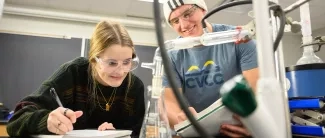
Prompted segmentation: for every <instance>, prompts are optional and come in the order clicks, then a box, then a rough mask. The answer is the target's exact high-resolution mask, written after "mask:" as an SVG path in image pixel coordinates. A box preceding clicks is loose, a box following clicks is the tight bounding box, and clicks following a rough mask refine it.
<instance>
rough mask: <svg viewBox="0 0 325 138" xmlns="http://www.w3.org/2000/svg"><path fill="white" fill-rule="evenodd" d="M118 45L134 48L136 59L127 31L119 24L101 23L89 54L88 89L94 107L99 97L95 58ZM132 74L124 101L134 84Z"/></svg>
mask: <svg viewBox="0 0 325 138" xmlns="http://www.w3.org/2000/svg"><path fill="white" fill-rule="evenodd" d="M114 44H118V45H121V46H127V47H130V48H132V51H133V54H132V58H135V50H134V45H133V41H132V39H131V37H130V36H129V34H128V32H127V31H126V29H125V28H124V27H123V26H122V25H121V24H119V23H117V22H113V21H108V20H103V21H101V22H99V23H98V24H97V25H96V27H95V30H94V32H93V34H92V36H91V39H90V49H89V53H88V60H89V72H88V73H89V76H91V77H90V79H89V85H88V88H89V90H90V96H89V98H90V99H89V100H90V101H91V102H92V105H95V101H96V95H97V87H98V82H97V81H96V79H95V76H96V75H97V71H96V68H95V66H96V64H97V62H96V60H95V58H96V57H97V56H98V55H99V54H100V53H102V52H103V51H104V50H105V49H106V48H108V47H110V46H111V45H114ZM132 76H133V75H132V73H131V72H129V73H128V74H127V78H128V87H127V89H126V94H125V98H124V100H127V94H128V92H129V89H130V87H131V85H132V84H133V79H132V78H133V77H132Z"/></svg>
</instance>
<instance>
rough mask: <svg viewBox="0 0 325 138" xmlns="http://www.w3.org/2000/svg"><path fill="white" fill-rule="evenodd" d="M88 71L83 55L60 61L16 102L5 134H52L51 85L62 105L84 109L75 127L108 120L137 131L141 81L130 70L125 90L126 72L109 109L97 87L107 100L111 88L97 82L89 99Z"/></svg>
mask: <svg viewBox="0 0 325 138" xmlns="http://www.w3.org/2000/svg"><path fill="white" fill-rule="evenodd" d="M88 72H89V62H88V60H87V59H86V58H76V59H74V60H72V61H70V62H67V63H65V64H63V65H62V66H61V67H60V68H59V69H58V70H57V71H56V72H55V73H54V74H53V75H52V76H51V77H50V78H49V79H48V80H46V81H44V82H43V84H42V85H41V87H40V88H39V89H38V90H37V91H36V92H34V93H32V94H31V95H29V96H27V97H25V98H24V99H23V100H21V101H20V102H19V103H18V104H17V106H16V108H15V113H14V115H13V117H12V118H11V119H10V120H9V123H8V125H7V132H8V134H9V135H10V136H23V135H35V134H51V133H50V132H49V131H48V130H47V118H48V115H49V113H50V112H51V111H53V110H55V109H56V108H58V104H57V102H56V101H55V99H54V98H53V97H52V96H51V94H50V89H51V88H55V90H56V92H57V93H58V96H59V98H60V99H61V102H62V104H63V106H64V107H65V108H69V109H71V110H74V111H78V110H81V111H83V115H82V116H81V117H79V118H78V119H77V122H76V123H75V124H74V125H73V127H74V129H75V130H77V129H97V128H98V127H99V126H100V125H101V124H102V123H104V122H108V123H112V124H113V126H114V127H115V128H116V129H128V130H132V131H133V133H132V135H139V132H140V129H141V125H142V121H143V117H144V112H145V109H144V85H143V83H142V81H141V80H140V79H139V78H138V77H136V76H135V75H133V74H131V73H129V75H132V78H131V80H132V83H131V87H130V88H129V91H128V93H126V91H127V86H128V78H129V76H127V77H126V78H125V79H124V81H123V82H122V84H121V86H119V87H117V88H116V95H115V98H114V101H113V104H112V105H111V108H110V110H109V111H105V110H103V109H102V108H105V104H106V102H105V100H104V99H103V96H102V94H101V93H100V91H102V93H103V95H104V97H105V98H106V101H109V98H110V96H111V94H112V92H113V89H114V88H113V87H107V86H103V85H100V84H99V83H97V84H98V85H99V87H98V89H97V96H96V97H95V102H92V101H91V100H89V99H90V93H91V92H92V91H91V90H92V88H91V86H90V85H92V79H91V76H89V73H88ZM126 94H127V96H126ZM125 96H126V97H125ZM97 97H98V100H97ZM112 98H113V97H112ZM98 103H100V106H101V107H102V108H101V107H100V106H99V104H98Z"/></svg>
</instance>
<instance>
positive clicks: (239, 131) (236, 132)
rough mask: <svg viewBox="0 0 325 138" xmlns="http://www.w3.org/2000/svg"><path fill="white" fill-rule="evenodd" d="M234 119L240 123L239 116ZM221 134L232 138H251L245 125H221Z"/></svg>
mask: <svg viewBox="0 0 325 138" xmlns="http://www.w3.org/2000/svg"><path fill="white" fill-rule="evenodd" d="M234 118H235V119H236V120H237V121H238V122H240V119H239V117H238V116H236V115H235V116H234ZM220 133H221V134H224V135H226V136H229V137H232V138H238V137H250V136H251V134H250V133H249V132H248V130H247V129H246V128H245V127H244V126H243V124H239V125H230V124H223V125H221V129H220Z"/></svg>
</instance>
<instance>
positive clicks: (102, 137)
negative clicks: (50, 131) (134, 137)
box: [33, 130, 132, 138]
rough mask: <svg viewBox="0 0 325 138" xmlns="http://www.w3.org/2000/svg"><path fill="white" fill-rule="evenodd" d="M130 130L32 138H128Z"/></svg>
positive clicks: (76, 131)
mask: <svg viewBox="0 0 325 138" xmlns="http://www.w3.org/2000/svg"><path fill="white" fill-rule="evenodd" d="M131 133H132V131H130V130H106V131H98V130H73V131H70V132H68V133H66V134H65V135H37V136H33V137H34V138H108V137H109V138H130V135H131Z"/></svg>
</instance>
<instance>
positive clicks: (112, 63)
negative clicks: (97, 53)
mask: <svg viewBox="0 0 325 138" xmlns="http://www.w3.org/2000/svg"><path fill="white" fill-rule="evenodd" d="M95 60H96V62H97V63H99V64H100V66H101V67H102V68H104V70H105V71H106V72H108V73H112V72H114V71H116V70H118V69H121V70H123V71H124V72H130V71H133V70H135V69H136V68H137V67H138V65H139V58H138V57H134V58H130V59H126V60H123V61H118V60H115V59H106V60H104V59H101V58H99V57H96V58H95Z"/></svg>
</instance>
